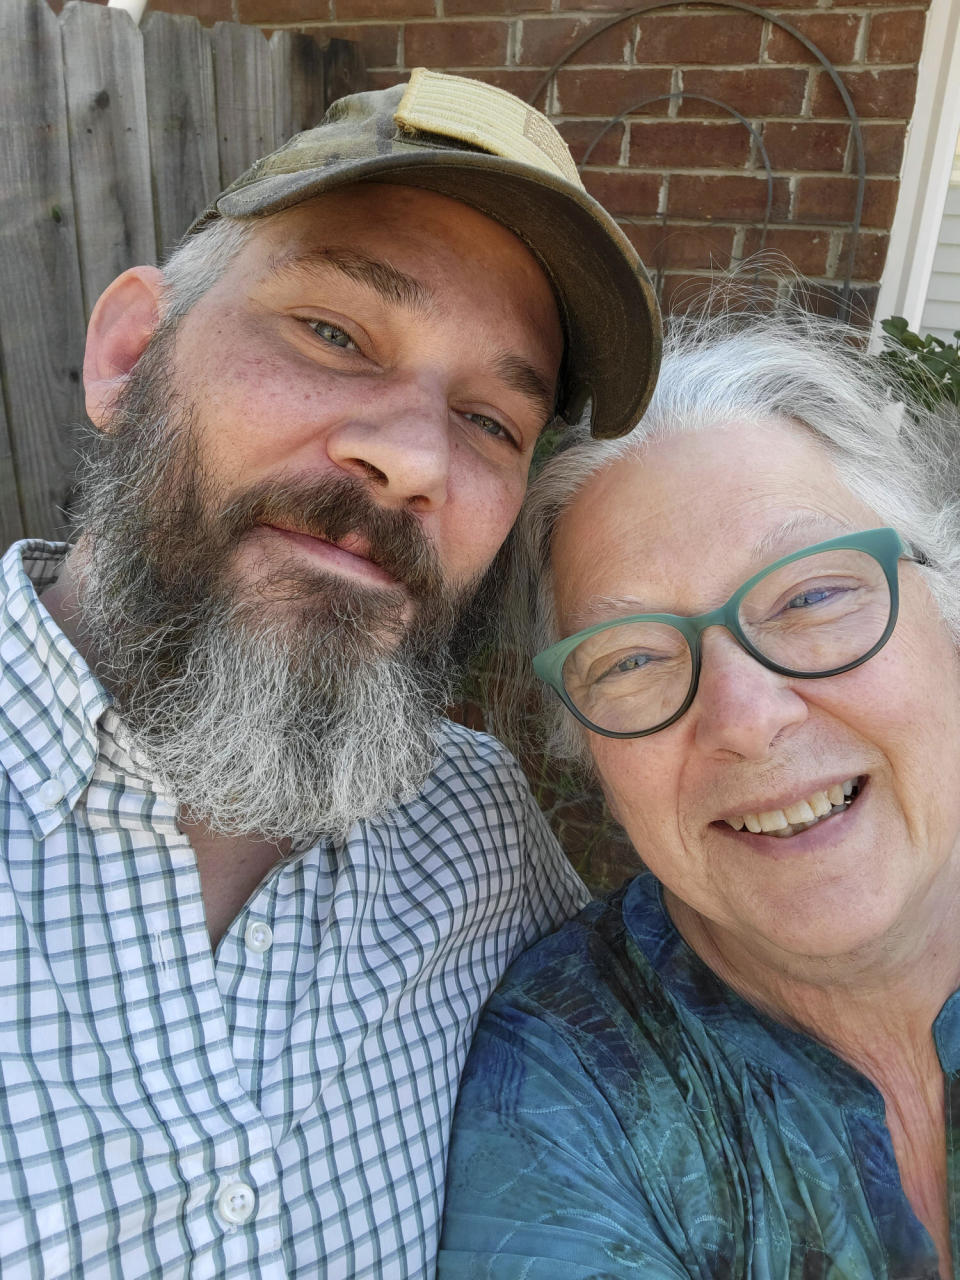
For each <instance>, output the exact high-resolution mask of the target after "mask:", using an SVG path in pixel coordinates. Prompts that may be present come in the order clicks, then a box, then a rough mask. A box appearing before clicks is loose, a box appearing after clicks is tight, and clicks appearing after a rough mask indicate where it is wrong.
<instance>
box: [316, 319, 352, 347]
mask: <svg viewBox="0 0 960 1280" xmlns="http://www.w3.org/2000/svg"><path fill="white" fill-rule="evenodd" d="M310 328H311V329H312V330H313V332H314V333H315V334H316V335H317V337H318V338H322V339H323V341H324V342H329V343H330V345H331V346H333V347H342V348H343V350H344V351H359V349H360V348H359V347H358V346H357V344H356V343H355V342H354V340H353V339H352V338H351V337H350V335H349V333H346V332H345V331H344V330H343V329H341V328H340V326H339V325H336V324H331V323H330V321H329V320H311V321H310Z"/></svg>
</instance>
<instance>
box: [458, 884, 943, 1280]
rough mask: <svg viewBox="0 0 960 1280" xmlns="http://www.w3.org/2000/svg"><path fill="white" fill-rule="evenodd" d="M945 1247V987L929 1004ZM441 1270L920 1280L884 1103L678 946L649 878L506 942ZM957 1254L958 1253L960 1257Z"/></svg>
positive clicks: (474, 1072)
mask: <svg viewBox="0 0 960 1280" xmlns="http://www.w3.org/2000/svg"><path fill="white" fill-rule="evenodd" d="M934 1037H935V1041H936V1046H937V1052H938V1054H939V1057H940V1062H941V1065H942V1067H943V1071H944V1087H945V1091H946V1101H947V1141H948V1171H949V1180H950V1206H951V1234H952V1246H953V1251H954V1257H955V1258H957V1259H960V1249H958V1237H960V1231H958V1226H960V1201H958V1196H960V1177H958V1173H960V1169H958V1156H957V1148H958V1145H960V1143H958V1131H960V1084H958V1079H957V1073H958V1071H960V993H956V994H954V995H953V996H951V997H950V999H949V1000H948V1001H947V1003H946V1005H945V1006H944V1008H943V1009H942V1011H941V1012H940V1014H939V1016H938V1018H937V1021H936V1023H935V1024H934ZM438 1274H439V1280H474V1278H475V1280H481V1278H482V1280H507V1278H509V1280H587V1278H588V1277H589V1278H590V1280H607V1278H612V1277H616V1280H657V1278H658V1277H683V1278H684V1280H686V1278H688V1277H694V1276H695V1277H698V1278H701V1280H724V1278H730V1280H734V1278H736V1280H740V1278H741V1277H743V1278H748V1277H749V1280H886V1278H889V1280H894V1278H896V1280H907V1278H908V1277H909V1280H920V1278H921V1277H923V1278H926V1280H932V1278H933V1277H936V1276H937V1275H938V1270H937V1256H936V1250H935V1249H934V1247H933V1243H932V1241H931V1239H930V1237H929V1235H928V1233H927V1231H926V1230H925V1229H924V1227H923V1226H922V1225H921V1224H920V1222H919V1221H918V1220H917V1218H916V1216H915V1215H914V1213H913V1211H912V1209H911V1207H910V1204H909V1202H908V1200H907V1198H906V1196H905V1195H904V1192H903V1188H902V1186H901V1184H900V1178H899V1175H898V1172H897V1166H896V1161H895V1159H894V1154H893V1146H892V1144H891V1140H890V1134H889V1132H888V1130H887V1127H886V1124H885V1121H884V1104H883V1100H882V1098H881V1096H880V1094H879V1092H878V1091H877V1090H876V1089H875V1088H874V1086H873V1085H872V1084H870V1082H869V1081H867V1080H866V1079H865V1078H864V1077H863V1076H861V1075H860V1074H858V1073H857V1072H856V1071H854V1070H853V1068H851V1067H850V1066H848V1065H847V1064H846V1063H845V1062H843V1061H841V1060H840V1059H839V1058H837V1057H836V1056H835V1055H834V1054H832V1053H831V1052H829V1050H827V1049H826V1048H824V1047H823V1045H821V1044H819V1043H817V1042H816V1041H815V1040H813V1039H811V1038H809V1037H808V1036H805V1035H801V1034H797V1033H795V1032H793V1031H791V1030H788V1029H787V1028H786V1027H783V1026H781V1025H779V1024H778V1023H777V1022H775V1021H773V1020H771V1019H770V1018H768V1017H766V1016H765V1015H763V1014H762V1013H760V1012H758V1011H757V1010H756V1009H754V1008H753V1007H752V1006H751V1005H749V1004H747V1003H746V1002H745V1001H744V1000H742V999H741V998H740V997H739V996H737V995H736V994H735V993H734V992H733V991H732V990H731V989H730V988H729V987H728V986H726V985H725V984H724V983H723V982H721V981H720V980H719V979H718V978H717V977H716V976H715V975H714V974H713V973H712V971H711V970H709V969H708V968H707V967H706V966H705V965H704V964H703V963H702V962H701V961H700V960H699V958H698V957H697V956H696V955H695V953H694V952H693V951H691V950H690V948H689V947H688V946H687V945H686V943H685V942H684V941H683V939H682V938H681V937H680V935H679V934H678V933H677V931H676V929H675V928H674V927H673V924H672V923H671V921H670V918H669V916H668V915H667V912H666V910H665V908H664V904H663V899H662V895H661V888H660V885H659V884H658V882H657V881H656V880H654V879H653V877H652V876H649V875H644V876H641V877H639V878H638V879H636V880H633V881H632V882H631V883H630V884H629V885H627V886H626V888H625V889H622V890H620V891H619V892H618V893H617V894H615V895H614V896H613V897H612V898H610V899H608V900H607V901H605V902H595V903H592V904H591V905H590V906H589V907H587V908H586V910H585V911H583V912H581V914H580V915H579V916H578V917H577V918H576V919H575V920H573V921H571V922H570V923H569V924H567V925H565V926H564V927H563V928H562V929H560V931H559V932H558V933H556V934H554V935H553V936H552V937H550V938H548V939H546V940H545V941H544V942H541V943H540V944H539V945H537V946H536V947H534V948H533V950H532V951H530V952H528V953H527V954H526V955H525V956H523V957H522V958H521V959H520V960H519V961H518V962H517V963H516V964H515V965H514V966H513V968H512V969H511V970H510V973H509V974H508V977H507V980H506V982H505V983H504V985H503V986H502V987H501V988H500V991H499V992H498V994H497V995H496V996H495V997H494V998H493V1000H492V1001H491V1002H490V1004H489V1005H488V1007H487V1011H486V1013H485V1015H484V1018H483V1020H482V1022H481V1024H480V1031H479V1033H478V1035H477V1039H476V1041H475V1043H474V1048H473V1051H472V1054H471V1057H470V1059H469V1062H468V1065H467V1069H466V1074H465V1076H464V1079H463V1084H462V1088H461V1094H460V1102H459V1106H458V1112H457V1119H456V1121H455V1124H454V1139H453V1146H452V1149H451V1154H450V1163H449V1172H448V1185H447V1219H446V1227H445V1229H444V1237H443V1246H442V1249H441V1255H440V1264H439V1273H438ZM958 1274H960V1272H958Z"/></svg>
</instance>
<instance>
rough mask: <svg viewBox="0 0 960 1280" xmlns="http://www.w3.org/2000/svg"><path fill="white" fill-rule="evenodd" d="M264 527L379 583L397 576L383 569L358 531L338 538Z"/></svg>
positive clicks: (388, 583) (392, 583) (385, 583)
mask: <svg viewBox="0 0 960 1280" xmlns="http://www.w3.org/2000/svg"><path fill="white" fill-rule="evenodd" d="M267 528H270V529H273V530H275V531H276V532H277V533H281V534H283V535H284V536H285V537H287V538H291V539H293V540H294V541H295V542H298V543H299V544H300V545H301V546H303V547H304V548H305V549H306V550H308V551H311V552H313V553H314V554H320V555H322V556H324V557H325V558H326V559H327V560H328V561H330V562H331V564H330V567H331V568H340V569H341V570H346V571H348V572H352V573H358V574H360V575H361V576H362V577H365V578H371V579H373V580H374V581H376V582H378V583H380V584H382V585H383V586H391V587H395V586H397V585H398V581H397V578H396V577H395V576H394V574H392V573H391V572H390V571H389V570H388V569H385V568H384V567H383V566H382V565H381V564H380V563H379V562H378V561H377V559H376V557H375V556H374V555H373V553H372V551H371V549H370V546H369V544H368V543H367V542H366V541H365V540H364V539H363V538H361V537H360V536H359V535H358V534H355V533H348V534H345V535H344V536H343V537H342V538H336V539H334V538H327V537H324V536H322V535H320V534H316V533H305V532H304V531H303V530H301V529H296V528H291V527H289V526H286V525H282V524H273V523H271V524H268V525H267Z"/></svg>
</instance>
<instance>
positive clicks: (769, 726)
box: [691, 627, 808, 760]
mask: <svg viewBox="0 0 960 1280" xmlns="http://www.w3.org/2000/svg"><path fill="white" fill-rule="evenodd" d="M701 644H702V652H701V668H700V682H699V685H698V687H697V696H696V698H695V699H694V702H693V706H692V707H691V713H692V714H693V715H694V716H695V717H696V729H695V732H696V739H697V745H698V746H699V747H700V748H701V749H702V750H704V751H706V752H708V753H709V754H723V755H729V754H730V753H733V754H735V755H737V756H739V757H741V758H743V759H746V760H764V759H766V757H767V756H768V755H769V754H770V751H771V748H772V747H773V744H774V743H775V742H776V740H777V739H778V738H779V736H780V734H781V733H783V732H784V730H786V729H789V728H790V727H791V726H793V725H798V724H801V723H802V722H803V721H804V720H805V719H806V718H807V714H808V708H807V703H806V700H805V699H804V698H803V697H802V696H801V694H800V693H799V692H798V691H797V688H796V685H795V683H794V682H793V681H791V680H790V678H789V677H788V676H782V675H779V674H778V673H777V672H776V671H771V670H770V669H769V668H768V667H765V666H764V665H763V664H762V663H760V662H758V661H757V660H756V658H754V657H751V655H750V654H749V653H747V651H746V650H745V649H743V648H742V647H741V646H740V645H739V644H738V643H737V641H736V640H735V639H734V638H733V636H732V635H731V634H730V632H729V631H727V630H726V628H724V627H710V628H709V629H708V630H707V631H705V632H704V633H703V636H702V637H701Z"/></svg>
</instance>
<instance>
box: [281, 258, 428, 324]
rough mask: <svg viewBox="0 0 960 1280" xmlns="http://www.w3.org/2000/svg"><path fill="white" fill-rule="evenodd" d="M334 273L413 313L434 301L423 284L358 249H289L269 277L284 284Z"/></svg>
mask: <svg viewBox="0 0 960 1280" xmlns="http://www.w3.org/2000/svg"><path fill="white" fill-rule="evenodd" d="M331 270H333V271H336V272H339V274H340V275H342V276H346V277H347V278H348V279H350V280H354V281H356V282H357V283H358V284H363V285H367V286H368V287H369V288H371V289H373V290H374V292H375V293H377V294H379V295H380V297H381V298H383V299H384V301H386V302H392V303H395V304H397V305H399V306H401V307H406V308H408V309H409V310H412V311H419V310H423V309H425V308H426V307H427V306H428V305H429V303H430V302H431V300H432V295H431V293H430V290H429V289H428V288H427V287H426V285H425V284H424V283H423V282H422V281H421V280H417V279H415V278H414V277H413V276H410V275H407V273H406V272H405V271H400V270H398V268H397V267H394V266H391V264H390V263H389V262H384V261H383V260H382V259H380V258H371V257H368V256H367V254H365V253H358V252H357V250H356V249H338V248H331V247H324V248H316V249H290V250H288V251H287V252H285V253H280V254H276V255H275V256H274V257H273V258H271V260H270V263H269V267H268V274H269V275H270V276H271V277H272V278H273V279H279V280H284V279H298V278H300V277H302V276H304V275H307V276H310V275H320V274H322V275H327V274H328V273H329V272H330V271H331Z"/></svg>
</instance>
